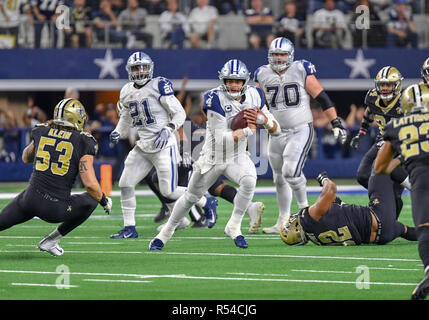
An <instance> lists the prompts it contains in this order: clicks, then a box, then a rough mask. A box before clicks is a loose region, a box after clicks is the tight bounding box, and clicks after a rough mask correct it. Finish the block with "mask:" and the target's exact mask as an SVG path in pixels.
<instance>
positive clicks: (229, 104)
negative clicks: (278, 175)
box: [149, 59, 280, 250]
mask: <svg viewBox="0 0 429 320" xmlns="http://www.w3.org/2000/svg"><path fill="white" fill-rule="evenodd" d="M219 79H220V81H221V85H220V86H219V87H217V88H215V89H212V90H210V91H208V92H207V93H206V94H205V95H204V102H203V109H204V110H206V113H207V130H206V138H205V142H204V146H203V148H202V151H201V154H200V157H199V158H198V160H197V161H196V162H195V163H194V171H193V174H192V176H191V180H190V182H189V185H188V189H187V191H186V193H185V194H184V195H183V196H181V197H180V199H179V200H177V201H176V204H175V206H174V208H173V212H172V213H171V216H170V218H169V219H168V222H167V224H166V225H165V227H164V228H163V229H162V230H161V232H160V233H159V234H158V235H157V236H156V237H155V238H154V239H153V240H152V241H151V242H150V244H149V250H162V248H163V247H164V245H165V244H166V243H167V241H168V240H170V238H171V237H172V236H173V234H174V230H175V228H176V226H177V225H178V224H179V223H180V220H181V219H182V217H183V216H184V215H186V213H187V212H188V211H189V209H190V208H191V207H192V205H193V204H194V203H195V202H196V201H198V199H199V198H200V197H201V196H202V195H203V194H204V193H205V192H206V191H207V189H208V188H209V187H210V186H211V185H212V184H213V183H214V182H215V181H216V179H217V178H218V177H219V176H220V175H222V174H223V175H225V176H226V177H227V178H228V179H229V180H231V181H233V182H235V183H237V184H238V185H239V188H238V192H237V194H236V196H235V198H234V209H233V212H232V215H231V218H230V219H229V221H228V223H227V225H226V227H225V234H226V235H227V236H229V237H230V238H231V239H233V240H234V243H235V245H236V246H238V247H240V248H247V247H248V244H247V241H246V239H245V238H244V237H243V235H242V233H241V222H242V219H243V215H244V213H245V211H246V209H247V208H248V207H249V204H250V203H251V201H252V198H253V194H254V191H255V186H256V179H257V177H256V169H255V165H254V163H253V162H252V160H251V159H250V157H249V155H248V153H247V151H246V147H247V137H248V136H251V135H253V133H254V131H255V130H256V126H257V125H263V126H264V127H265V128H266V129H267V130H268V132H269V133H270V134H278V133H279V132H280V131H279V129H280V127H279V125H278V123H277V122H276V121H275V120H274V117H273V116H272V114H271V113H270V112H269V111H268V109H267V107H266V106H265V99H264V96H263V93H262V91H261V90H260V89H259V88H256V87H254V86H249V85H247V83H248V81H249V79H250V73H249V71H248V70H247V67H246V65H245V64H244V63H243V62H241V61H240V60H236V59H233V60H229V61H228V62H227V63H226V64H225V65H224V66H223V68H222V69H221V71H220V72H219ZM242 110H248V111H247V112H246V120H247V123H248V126H247V127H246V128H244V129H236V130H234V131H233V130H232V129H231V121H232V119H233V118H234V117H235V116H236V115H237V114H238V113H239V112H240V111H242Z"/></svg>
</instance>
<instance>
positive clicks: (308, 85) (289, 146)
mask: <svg viewBox="0 0 429 320" xmlns="http://www.w3.org/2000/svg"><path fill="white" fill-rule="evenodd" d="M268 62H269V63H268V64H266V65H263V66H261V67H259V68H258V69H257V70H256V71H255V73H254V81H255V82H256V85H257V87H259V88H261V89H262V90H263V92H264V94H265V98H266V99H267V105H268V106H269V108H270V112H271V113H272V114H273V115H274V117H275V119H276V120H277V121H278V123H279V124H280V127H281V134H280V135H278V136H275V137H273V136H271V137H270V140H269V146H268V154H269V161H270V165H271V168H272V170H273V180H274V183H275V185H276V191H277V203H278V207H279V216H278V219H277V222H276V224H275V225H274V226H272V227H270V228H264V229H263V230H262V231H263V232H264V233H280V226H281V224H282V222H284V221H286V220H287V219H288V218H289V216H290V206H291V202H292V191H293V193H294V195H295V198H296V200H297V203H298V207H299V208H300V209H301V208H305V207H308V201H307V190H306V183H307V180H306V178H305V176H304V174H303V172H302V169H303V167H304V163H305V161H306V159H307V154H308V151H309V150H310V147H311V144H312V141H313V136H314V128H313V116H312V113H311V109H310V96H311V97H313V98H314V99H316V100H317V101H318V102H319V103H320V105H321V107H322V109H323V110H324V112H325V114H326V116H327V117H328V119H329V120H330V121H331V124H332V127H333V130H334V134H335V136H336V137H338V138H339V140H340V143H341V144H344V143H345V141H346V139H347V131H346V130H345V129H344V127H343V126H342V124H341V121H340V119H339V118H338V117H337V111H336V109H335V107H334V104H333V103H332V101H331V100H330V98H329V97H328V95H327V94H326V92H325V91H324V90H323V87H322V86H321V84H320V83H319V81H318V80H317V78H316V77H315V75H314V74H315V73H316V68H315V66H314V65H313V64H312V63H310V62H308V61H306V60H298V61H294V46H293V44H292V42H290V41H289V40H288V39H286V38H283V37H280V38H276V39H274V40H273V41H272V42H271V45H270V48H269V50H268Z"/></svg>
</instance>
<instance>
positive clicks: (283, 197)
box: [276, 183, 292, 227]
mask: <svg viewBox="0 0 429 320" xmlns="http://www.w3.org/2000/svg"><path fill="white" fill-rule="evenodd" d="M276 191H277V205H278V207H279V217H278V218H277V223H276V225H278V226H279V227H280V225H281V223H282V222H283V221H285V220H287V219H289V216H290V207H291V203H292V189H291V187H290V186H289V184H288V183H284V184H276Z"/></svg>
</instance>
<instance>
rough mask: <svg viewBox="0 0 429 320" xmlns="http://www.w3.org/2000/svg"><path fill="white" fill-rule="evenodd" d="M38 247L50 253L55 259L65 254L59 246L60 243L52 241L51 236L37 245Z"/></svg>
mask: <svg viewBox="0 0 429 320" xmlns="http://www.w3.org/2000/svg"><path fill="white" fill-rule="evenodd" d="M37 247H38V248H39V249H40V251H45V252H48V253H50V254H51V255H52V256H54V257H58V256H61V255H62V254H63V253H64V250H63V248H61V247H60V246H59V245H58V241H55V240H52V239H51V238H50V237H49V236H46V237H45V238H43V240H42V241H40V242H39V243H38V244H37Z"/></svg>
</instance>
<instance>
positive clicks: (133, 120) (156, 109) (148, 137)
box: [115, 77, 186, 211]
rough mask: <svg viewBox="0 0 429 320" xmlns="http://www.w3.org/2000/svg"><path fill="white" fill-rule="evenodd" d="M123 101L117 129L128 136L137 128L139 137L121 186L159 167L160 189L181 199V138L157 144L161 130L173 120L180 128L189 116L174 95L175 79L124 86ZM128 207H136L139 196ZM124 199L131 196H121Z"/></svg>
mask: <svg viewBox="0 0 429 320" xmlns="http://www.w3.org/2000/svg"><path fill="white" fill-rule="evenodd" d="M119 101H120V103H121V104H122V106H123V108H122V110H121V112H120V119H119V122H118V124H117V126H116V128H115V131H117V132H119V133H120V135H121V136H126V134H127V133H128V130H129V129H130V128H131V127H134V128H135V129H136V130H137V134H138V136H139V140H138V141H137V144H136V146H135V147H134V148H133V149H132V150H131V151H130V153H129V154H128V156H127V159H126V160H125V167H124V171H123V172H122V175H121V178H120V180H119V186H120V187H121V188H130V189H131V188H134V187H135V185H136V184H137V183H139V182H140V181H141V180H142V179H143V178H145V177H146V175H147V174H148V173H149V171H150V170H151V169H152V167H153V166H155V169H156V171H157V174H158V178H159V188H160V192H161V193H162V194H163V195H164V196H165V197H168V198H170V199H173V200H175V199H177V198H179V196H180V195H181V194H183V192H184V190H180V191H179V190H178V189H180V188H183V187H177V180H178V179H177V165H178V162H179V159H180V155H179V151H178V147H177V140H176V138H175V135H174V134H171V135H170V137H169V139H168V143H167V144H166V145H165V146H164V147H163V148H162V149H158V148H156V147H155V144H154V141H155V138H156V136H157V133H158V132H159V131H161V130H162V129H163V128H165V127H166V126H167V125H168V124H169V123H173V124H174V126H175V127H176V129H178V128H180V127H181V126H182V125H183V123H184V121H185V118H186V114H185V111H184V110H183V107H182V105H181V104H180V102H179V100H177V98H176V97H175V96H174V90H173V87H172V84H171V82H170V81H169V80H168V79H166V78H163V77H156V78H153V79H151V80H149V81H148V82H147V83H146V84H145V85H144V86H143V87H141V88H136V87H135V86H134V83H133V82H129V83H127V84H126V85H124V86H123V88H122V90H121V93H120V100H119ZM127 198H129V199H131V198H133V203H131V204H130V205H129V206H126V205H123V211H124V207H128V208H132V207H134V208H135V205H134V202H135V197H134V195H133V194H130V196H128V197H127ZM121 201H122V202H123V204H124V201H127V199H121Z"/></svg>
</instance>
